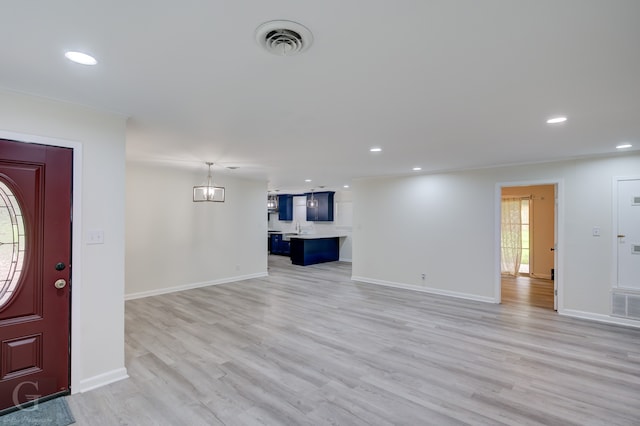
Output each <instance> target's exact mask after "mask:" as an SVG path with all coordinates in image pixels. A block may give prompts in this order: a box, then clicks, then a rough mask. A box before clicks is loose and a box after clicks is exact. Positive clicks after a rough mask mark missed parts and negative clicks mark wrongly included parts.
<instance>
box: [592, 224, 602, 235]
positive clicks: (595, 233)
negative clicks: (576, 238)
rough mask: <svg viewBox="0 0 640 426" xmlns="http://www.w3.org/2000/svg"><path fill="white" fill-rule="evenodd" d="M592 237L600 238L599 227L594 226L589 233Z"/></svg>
mask: <svg viewBox="0 0 640 426" xmlns="http://www.w3.org/2000/svg"><path fill="white" fill-rule="evenodd" d="M591 234H592V235H593V236H594V237H599V236H600V227H599V226H594V227H593V229H592V233H591Z"/></svg>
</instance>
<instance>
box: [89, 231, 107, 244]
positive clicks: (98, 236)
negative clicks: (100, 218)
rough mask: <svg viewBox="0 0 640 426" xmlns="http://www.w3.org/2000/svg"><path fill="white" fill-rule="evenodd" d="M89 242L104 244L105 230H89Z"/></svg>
mask: <svg viewBox="0 0 640 426" xmlns="http://www.w3.org/2000/svg"><path fill="white" fill-rule="evenodd" d="M86 243H87V244H104V231H103V230H102V229H90V230H88V231H87V238H86Z"/></svg>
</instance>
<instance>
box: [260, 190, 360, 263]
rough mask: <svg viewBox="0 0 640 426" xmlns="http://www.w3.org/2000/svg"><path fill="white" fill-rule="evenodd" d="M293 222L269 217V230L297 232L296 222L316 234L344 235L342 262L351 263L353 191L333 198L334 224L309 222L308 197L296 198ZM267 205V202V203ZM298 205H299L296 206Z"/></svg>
mask: <svg viewBox="0 0 640 426" xmlns="http://www.w3.org/2000/svg"><path fill="white" fill-rule="evenodd" d="M293 201H294V207H293V220H292V221H281V220H279V219H278V213H271V214H270V215H269V223H268V225H269V229H272V230H277V231H282V232H295V225H296V222H298V223H300V225H301V226H303V227H304V228H305V229H306V230H309V231H310V232H311V233H314V234H342V235H346V237H345V238H340V261H342V262H351V257H352V250H353V249H352V246H353V196H352V192H351V191H336V193H335V195H334V197H333V203H334V205H333V219H334V221H333V222H307V213H306V212H307V206H306V196H304V195H303V196H299V197H294V198H293ZM265 203H266V201H265ZM296 204H297V205H296Z"/></svg>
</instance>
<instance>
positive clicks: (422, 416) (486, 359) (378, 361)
mask: <svg viewBox="0 0 640 426" xmlns="http://www.w3.org/2000/svg"><path fill="white" fill-rule="evenodd" d="M269 264H270V267H269V277H267V278H261V279H252V280H248V281H243V282H239V283H233V284H225V285H219V286H212V287H207V288H201V289H195V290H189V291H184V292H180V293H173V294H168V295H162V296H156V297H149V298H146V299H139V300H133V301H128V302H126V365H127V368H128V371H129V375H130V376H131V378H130V379H128V380H124V381H120V382H117V383H113V384H111V385H108V386H105V387H102V388H99V389H96V390H94V391H91V392H87V393H85V394H78V395H72V396H70V397H67V398H68V401H69V404H70V407H71V409H72V411H73V414H74V415H75V417H76V419H77V420H78V424H79V425H92V426H93V425H118V424H128V425H220V424H225V425H262V424H267V425H282V424H291V425H324V424H333V425H400V424H402V425H458V424H470V425H501V424H509V425H638V424H640V329H632V328H624V327H617V326H612V325H605V324H600V323H594V322H589V321H583V320H578V319H572V318H566V317H561V316H558V315H557V314H556V313H555V312H554V311H551V310H548V309H542V308H537V307H530V308H529V309H524V310H523V309H520V308H519V307H517V306H511V305H493V304H488V303H481V302H473V301H467V300H461V299H454V298H447V297H440V296H434V295H429V294H424V293H416V292H412V291H407V290H401V289H393V288H385V287H381V286H375V285H370V284H362V283H357V282H352V281H351V280H350V274H351V268H350V264H345V263H337V262H336V263H330V264H321V265H313V266H307V267H301V266H292V265H290V264H288V262H287V260H286V259H285V258H284V257H278V256H271V257H270V260H269Z"/></svg>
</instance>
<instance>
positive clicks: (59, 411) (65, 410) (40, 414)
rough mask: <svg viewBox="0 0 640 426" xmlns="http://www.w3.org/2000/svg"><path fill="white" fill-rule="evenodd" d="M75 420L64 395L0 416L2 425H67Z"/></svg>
mask: <svg viewBox="0 0 640 426" xmlns="http://www.w3.org/2000/svg"><path fill="white" fill-rule="evenodd" d="M75 422H76V419H74V418H73V414H71V410H70V409H69V405H68V404H67V400H66V399H65V398H64V397H60V398H56V399H52V400H49V401H46V402H39V403H37V404H35V405H32V406H31V407H27V408H25V409H22V410H18V411H14V412H13V413H9V414H5V415H4V416H1V417H0V425H2V426H5V425H7V426H14V425H15V426H41V425H47V426H67V425H70V424H73V423H75Z"/></svg>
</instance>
